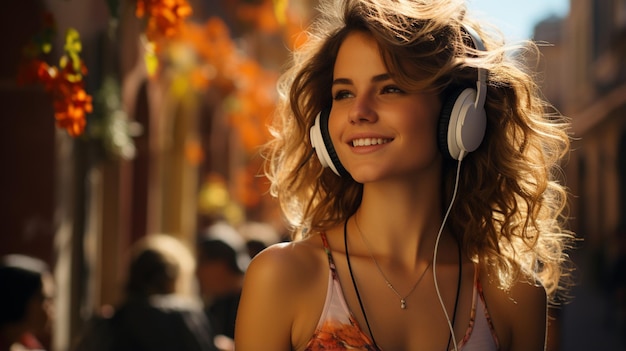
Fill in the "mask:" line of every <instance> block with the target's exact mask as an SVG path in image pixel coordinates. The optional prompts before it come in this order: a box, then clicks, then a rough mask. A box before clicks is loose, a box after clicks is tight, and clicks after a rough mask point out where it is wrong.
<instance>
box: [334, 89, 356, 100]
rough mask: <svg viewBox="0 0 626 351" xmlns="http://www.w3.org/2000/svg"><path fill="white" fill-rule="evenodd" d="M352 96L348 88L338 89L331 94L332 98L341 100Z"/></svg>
mask: <svg viewBox="0 0 626 351" xmlns="http://www.w3.org/2000/svg"><path fill="white" fill-rule="evenodd" d="M351 96H352V93H351V92H350V91H348V90H339V91H337V92H336V93H335V94H334V95H333V99H335V100H342V99H345V98H349V97H351Z"/></svg>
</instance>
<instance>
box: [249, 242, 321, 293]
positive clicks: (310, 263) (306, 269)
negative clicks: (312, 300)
mask: <svg viewBox="0 0 626 351" xmlns="http://www.w3.org/2000/svg"><path fill="white" fill-rule="evenodd" d="M323 255H324V250H323V246H322V244H321V239H320V238H319V235H314V236H312V237H309V238H307V239H303V240H297V241H290V242H283V243H277V244H274V245H272V246H270V247H268V248H266V249H265V250H263V251H262V252H260V253H259V254H257V255H256V256H255V257H254V258H253V259H252V261H251V262H250V265H249V267H248V270H247V272H246V279H248V280H259V282H262V284H263V285H264V286H272V285H273V284H277V285H275V286H279V287H282V288H288V289H291V288H297V287H298V285H299V284H306V283H307V282H310V281H311V279H310V277H311V276H314V275H315V274H316V273H319V271H320V269H321V267H320V266H321V265H320V259H321V258H322V257H323ZM307 278H309V279H307Z"/></svg>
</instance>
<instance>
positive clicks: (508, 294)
mask: <svg viewBox="0 0 626 351" xmlns="http://www.w3.org/2000/svg"><path fill="white" fill-rule="evenodd" d="M480 279H481V283H482V285H483V291H484V295H485V301H486V304H487V308H488V310H489V314H490V316H491V318H492V322H493V325H494V329H495V330H496V334H497V335H498V338H499V339H500V342H501V346H502V350H511V351H515V350H544V348H545V340H546V327H547V295H546V290H545V289H544V287H543V286H541V285H540V284H534V283H531V281H532V279H530V278H528V279H521V280H519V281H517V282H516V283H514V284H513V285H512V286H511V287H510V289H508V290H503V289H501V288H500V287H499V284H498V282H497V280H495V279H494V278H493V277H489V276H488V275H487V274H486V273H485V271H484V270H482V271H481V277H480Z"/></svg>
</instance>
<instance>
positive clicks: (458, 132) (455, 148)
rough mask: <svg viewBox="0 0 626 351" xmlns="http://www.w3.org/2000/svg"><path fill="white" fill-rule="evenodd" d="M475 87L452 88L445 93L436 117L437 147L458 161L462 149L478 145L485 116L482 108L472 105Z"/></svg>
mask: <svg viewBox="0 0 626 351" xmlns="http://www.w3.org/2000/svg"><path fill="white" fill-rule="evenodd" d="M475 103H476V89H472V88H464V89H455V90H453V91H452V92H451V93H450V94H448V95H447V98H446V100H445V101H444V103H443V105H442V108H441V115H440V117H439V130H438V140H439V149H440V150H441V152H442V153H443V154H444V156H445V157H448V158H451V159H455V160H459V159H460V158H461V154H462V153H463V152H465V153H467V152H472V151H474V150H476V149H477V148H478V146H480V144H481V142H482V140H483V137H484V135H485V129H486V125H487V117H486V113H485V109H484V107H482V106H480V107H479V108H478V109H477V108H476V107H475Z"/></svg>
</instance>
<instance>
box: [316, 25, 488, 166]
mask: <svg viewBox="0 0 626 351" xmlns="http://www.w3.org/2000/svg"><path fill="white" fill-rule="evenodd" d="M462 28H463V30H464V31H465V33H466V34H467V35H468V36H469V37H470V38H471V39H472V41H473V44H474V47H475V48H476V49H477V50H480V51H485V45H484V44H483V42H482V40H481V39H480V37H479V36H478V34H477V33H476V31H474V30H473V29H472V28H470V27H468V26H463V27H462ZM477 70H478V77H477V80H476V88H473V87H471V88H457V89H453V90H451V91H448V92H447V93H446V94H445V96H444V102H443V105H442V109H441V114H440V116H439V128H438V135H437V140H438V144H439V149H440V151H441V152H442V153H443V154H444V156H445V157H447V158H452V159H455V160H461V159H463V157H465V155H466V154H467V153H468V152H472V151H474V150H476V149H477V148H478V147H479V146H480V143H481V142H482V140H483V138H484V136H485V129H486V126H487V114H486V112H485V99H486V97H487V72H486V71H485V70H484V69H482V68H478V69H477ZM329 115H330V108H324V109H323V110H322V111H320V113H318V114H317V116H316V117H315V123H314V124H313V126H312V127H311V129H310V130H309V136H310V138H311V146H312V147H313V148H314V149H315V152H316V154H317V157H318V158H319V160H320V163H321V164H322V166H323V167H330V169H331V170H332V171H333V172H334V173H335V174H337V175H339V176H348V175H350V174H349V173H348V171H347V170H346V169H345V168H344V167H343V165H342V164H341V161H339V157H338V156H337V152H336V151H335V148H334V146H333V143H332V140H331V138H330V134H329V132H328V118H329Z"/></svg>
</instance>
